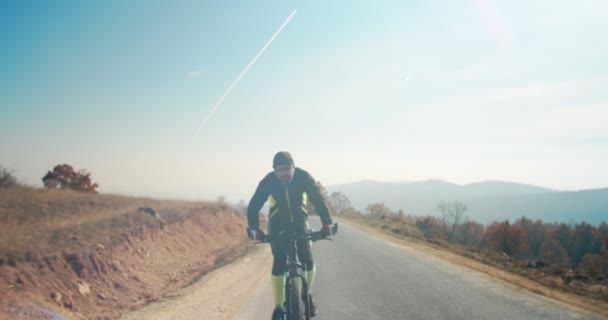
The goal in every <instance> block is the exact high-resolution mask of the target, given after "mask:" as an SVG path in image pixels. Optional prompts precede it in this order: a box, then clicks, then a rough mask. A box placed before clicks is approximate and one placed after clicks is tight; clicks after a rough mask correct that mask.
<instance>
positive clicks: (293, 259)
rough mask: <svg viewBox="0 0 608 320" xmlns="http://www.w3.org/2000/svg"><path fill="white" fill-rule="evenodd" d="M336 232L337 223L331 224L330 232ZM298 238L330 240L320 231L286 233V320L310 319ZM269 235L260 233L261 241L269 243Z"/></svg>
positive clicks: (304, 271)
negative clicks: (299, 257) (299, 258)
mask: <svg viewBox="0 0 608 320" xmlns="http://www.w3.org/2000/svg"><path fill="white" fill-rule="evenodd" d="M337 232H338V224H337V223H335V224H333V225H332V234H335V233H337ZM300 239H306V241H317V240H332V238H328V237H326V236H325V234H324V233H323V232H322V231H317V232H314V231H313V232H307V233H304V234H298V233H297V232H295V231H289V232H288V233H287V241H288V242H289V244H288V251H287V264H286V267H285V302H284V307H285V311H286V316H287V320H303V319H305V320H310V303H309V301H308V297H309V291H308V283H307V281H306V279H307V274H306V269H307V266H306V265H304V264H302V263H300V262H299V260H298V248H297V243H298V240H300ZM270 240H271V236H269V235H266V234H262V237H261V242H262V243H270ZM305 299H306V300H305Z"/></svg>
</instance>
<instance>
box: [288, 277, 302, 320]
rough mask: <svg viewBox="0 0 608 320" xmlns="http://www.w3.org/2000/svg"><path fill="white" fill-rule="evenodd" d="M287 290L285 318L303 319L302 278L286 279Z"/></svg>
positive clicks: (292, 319)
mask: <svg viewBox="0 0 608 320" xmlns="http://www.w3.org/2000/svg"><path fill="white" fill-rule="evenodd" d="M288 281H289V284H288V290H287V296H286V299H285V302H286V304H287V308H286V309H287V320H302V319H304V302H303V301H302V278H300V277H292V278H289V279H288Z"/></svg>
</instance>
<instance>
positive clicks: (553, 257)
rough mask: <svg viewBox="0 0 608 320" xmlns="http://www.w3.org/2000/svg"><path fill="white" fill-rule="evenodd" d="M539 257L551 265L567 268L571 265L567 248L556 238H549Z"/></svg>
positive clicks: (542, 246) (541, 248)
mask: <svg viewBox="0 0 608 320" xmlns="http://www.w3.org/2000/svg"><path fill="white" fill-rule="evenodd" d="M539 257H540V259H542V260H543V261H546V262H548V263H550V264H555V265H559V266H563V267H566V266H568V265H569V264H570V257H568V252H567V251H566V248H564V246H563V245H562V244H561V242H559V240H557V239H556V238H554V237H550V238H547V239H546V240H545V241H544V242H543V244H542V245H541V246H540V251H539Z"/></svg>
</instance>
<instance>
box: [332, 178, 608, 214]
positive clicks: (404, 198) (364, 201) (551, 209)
mask: <svg viewBox="0 0 608 320" xmlns="http://www.w3.org/2000/svg"><path fill="white" fill-rule="evenodd" d="M327 190H328V191H329V192H330V193H331V192H333V191H339V192H341V193H343V194H345V195H346V196H347V197H348V198H349V199H350V200H351V202H352V204H353V206H354V207H355V208H357V209H359V210H365V207H366V206H367V205H368V204H370V203H374V202H384V204H385V205H386V206H388V207H389V208H391V209H393V210H395V211H396V210H399V209H402V210H404V211H405V212H406V213H411V214H414V215H425V214H430V215H437V214H438V210H437V205H438V204H439V203H440V202H442V201H453V200H458V201H461V202H464V203H465V204H466V205H467V207H468V208H469V209H468V211H467V212H466V214H467V215H468V216H469V217H470V218H471V219H473V220H476V221H478V222H482V223H490V222H492V221H494V220H504V219H509V220H511V221H513V220H514V219H517V218H519V217H521V216H523V215H525V216H527V217H528V218H531V219H542V220H543V221H545V222H566V223H569V222H580V221H583V220H584V221H587V222H589V223H593V224H598V223H600V222H601V221H602V220H608V189H594V190H583V191H576V192H564V191H556V190H551V189H547V188H543V187H538V186H534V185H528V184H521V183H513V182H505V181H483V182H477V183H471V184H467V185H464V186H463V185H458V184H454V183H450V182H446V181H442V180H426V181H417V182H398V183H395V182H380V181H372V180H366V181H360V182H354V183H347V184H341V185H333V186H328V187H327Z"/></svg>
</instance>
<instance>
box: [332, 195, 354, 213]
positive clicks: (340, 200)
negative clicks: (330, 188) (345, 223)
mask: <svg viewBox="0 0 608 320" xmlns="http://www.w3.org/2000/svg"><path fill="white" fill-rule="evenodd" d="M329 201H331V203H332V204H333V206H334V208H335V209H336V213H337V214H340V213H342V211H343V210H345V209H348V208H351V207H352V206H351V203H350V200H349V199H348V197H347V196H346V195H344V194H342V193H340V192H332V193H331V195H330V197H329Z"/></svg>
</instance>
